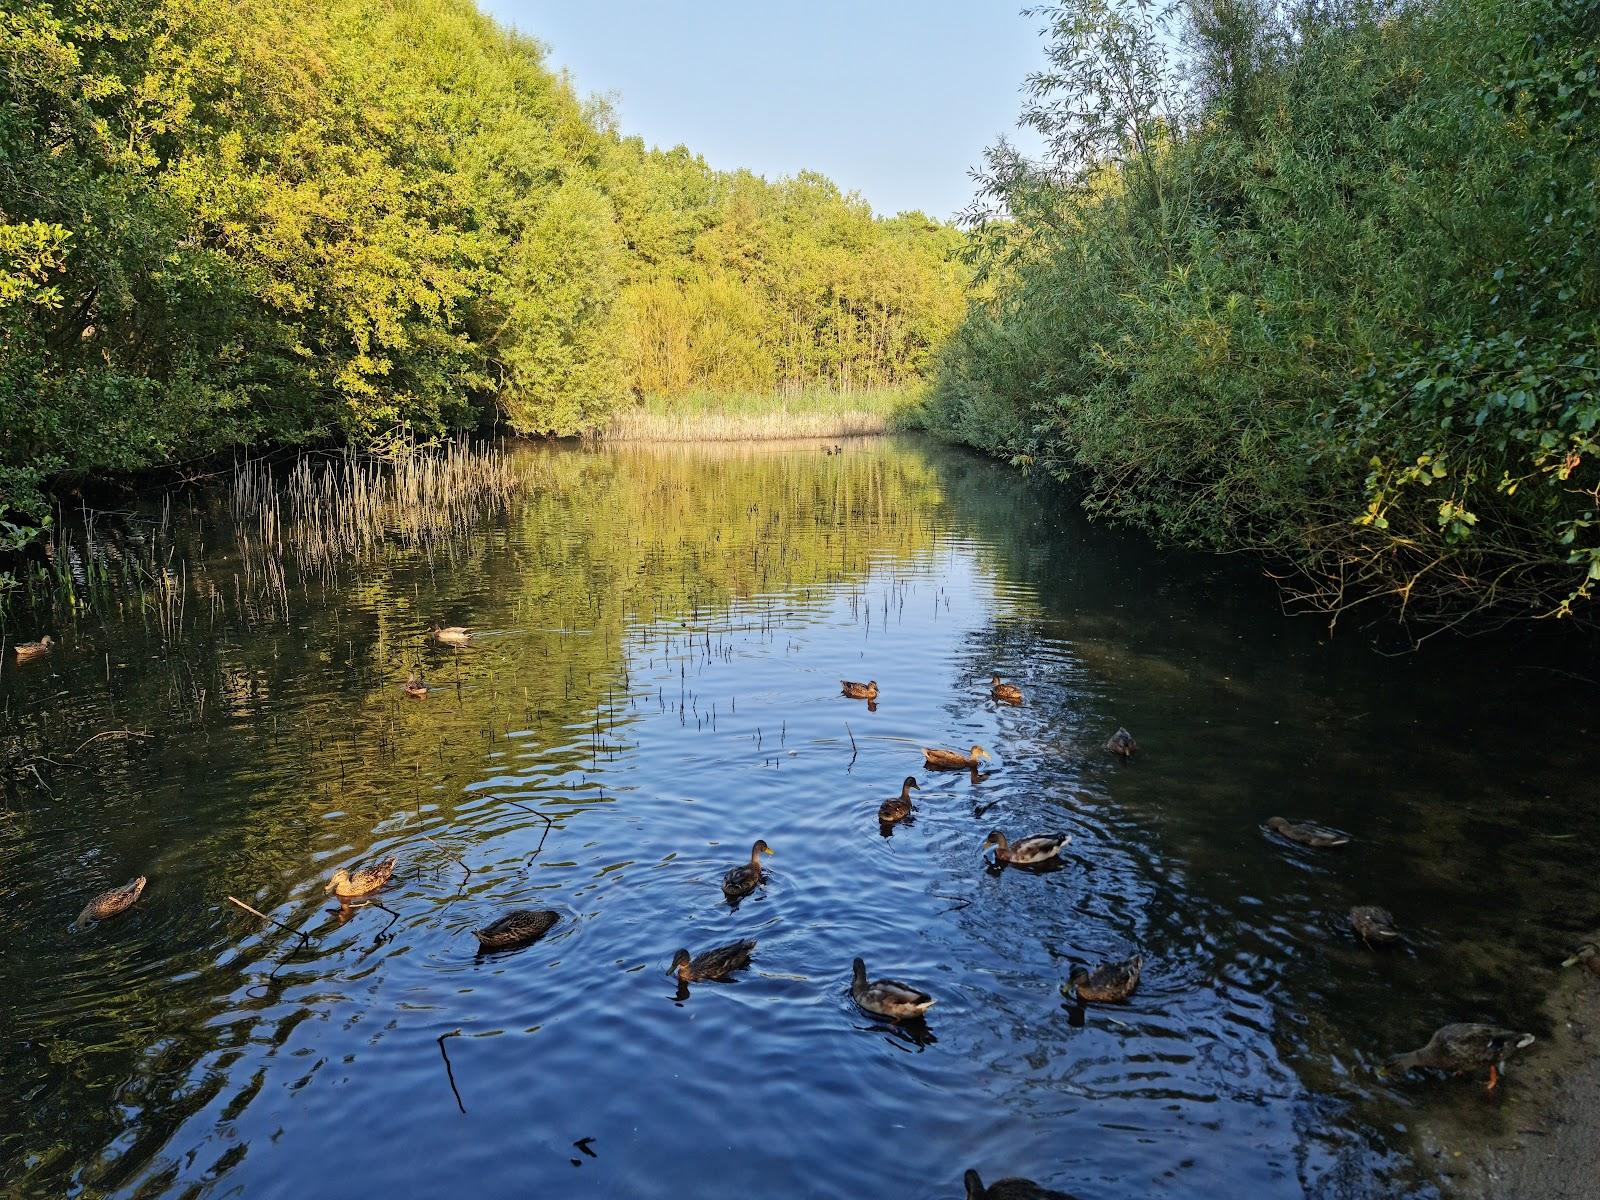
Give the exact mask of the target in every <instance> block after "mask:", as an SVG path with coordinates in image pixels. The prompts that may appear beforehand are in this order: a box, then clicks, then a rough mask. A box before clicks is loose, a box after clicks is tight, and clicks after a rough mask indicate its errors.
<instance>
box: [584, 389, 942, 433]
mask: <svg viewBox="0 0 1600 1200" xmlns="http://www.w3.org/2000/svg"><path fill="white" fill-rule="evenodd" d="M922 403H923V392H922V390H921V389H920V388H879V389H872V390H865V391H856V392H836V391H829V390H823V389H815V390H810V391H803V392H793V393H773V392H734V393H715V392H701V393H695V394H692V395H686V396H670V397H664V396H653V397H647V398H646V399H644V400H642V401H641V402H640V403H639V404H637V405H633V406H628V407H623V408H621V409H619V410H618V411H617V412H616V413H615V414H614V415H613V416H612V418H611V420H610V421H609V422H608V423H607V425H606V426H605V429H604V431H603V433H602V436H603V437H604V438H605V439H606V440H607V441H613V442H745V441H779V440H790V439H798V438H845V437H861V436H863V435H866V434H875V433H891V432H894V431H895V430H899V429H915V428H920V427H921V423H922Z"/></svg>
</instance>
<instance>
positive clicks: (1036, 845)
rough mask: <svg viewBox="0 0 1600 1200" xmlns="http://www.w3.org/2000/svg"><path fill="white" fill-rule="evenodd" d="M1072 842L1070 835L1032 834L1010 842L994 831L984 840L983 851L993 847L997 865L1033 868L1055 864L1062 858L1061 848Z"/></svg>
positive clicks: (997, 831)
mask: <svg viewBox="0 0 1600 1200" xmlns="http://www.w3.org/2000/svg"><path fill="white" fill-rule="evenodd" d="M1071 840H1072V835H1071V834H1070V833H1032V834H1029V835H1028V836H1027V837H1025V838H1018V839H1017V841H1016V842H1008V841H1006V835H1005V834H1003V833H1001V832H1000V831H999V830H998V829H994V830H991V831H990V832H989V836H988V837H986V838H984V839H983V850H987V849H988V848H989V847H990V846H993V847H994V860H995V862H997V863H1015V864H1016V865H1017V866H1019V867H1032V866H1037V865H1038V864H1039V863H1047V862H1054V861H1055V860H1056V859H1058V858H1060V857H1061V848H1062V847H1063V846H1065V845H1066V844H1067V843H1068V842H1070V841H1071ZM979 853H982V851H979Z"/></svg>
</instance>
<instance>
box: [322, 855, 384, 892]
mask: <svg viewBox="0 0 1600 1200" xmlns="http://www.w3.org/2000/svg"><path fill="white" fill-rule="evenodd" d="M393 874H394V858H393V856H391V857H389V858H386V859H384V860H383V861H382V862H380V863H374V864H373V865H372V866H370V867H357V868H356V869H355V870H354V871H347V870H345V869H344V868H343V867H340V868H339V869H338V870H337V871H335V872H334V873H333V878H332V879H330V880H328V885H327V886H326V887H325V888H323V889H322V892H323V895H327V894H328V893H329V892H332V893H333V894H334V895H335V896H337V897H339V899H341V900H350V899H353V898H354V897H356V896H370V895H371V894H372V893H373V892H375V891H377V890H378V889H379V888H381V887H382V886H383V885H384V884H386V883H388V882H389V876H391V875H393Z"/></svg>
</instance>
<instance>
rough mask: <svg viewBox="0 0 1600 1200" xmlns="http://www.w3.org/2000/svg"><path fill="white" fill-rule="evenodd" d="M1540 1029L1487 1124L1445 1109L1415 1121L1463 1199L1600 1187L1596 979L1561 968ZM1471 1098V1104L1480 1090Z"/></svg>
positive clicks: (1558, 1195) (1577, 1193) (1582, 1192)
mask: <svg viewBox="0 0 1600 1200" xmlns="http://www.w3.org/2000/svg"><path fill="white" fill-rule="evenodd" d="M1545 1018H1546V1022H1547V1025H1548V1028H1549V1030H1550V1032H1549V1034H1548V1035H1547V1036H1543V1037H1541V1038H1540V1040H1539V1041H1538V1042H1536V1043H1535V1044H1534V1046H1533V1047H1532V1048H1531V1049H1530V1050H1529V1051H1528V1052H1527V1053H1526V1054H1525V1055H1522V1056H1520V1057H1519V1058H1518V1059H1517V1060H1516V1061H1515V1062H1514V1063H1513V1064H1512V1067H1511V1072H1512V1073H1511V1077H1510V1080H1509V1081H1508V1083H1507V1085H1506V1089H1505V1093H1504V1097H1503V1099H1502V1101H1501V1104H1502V1105H1503V1107H1502V1108H1501V1109H1500V1110H1499V1112H1498V1114H1497V1115H1498V1128H1496V1129H1493V1130H1487V1129H1484V1128H1481V1127H1480V1122H1482V1123H1484V1124H1486V1123H1487V1121H1488V1118H1489V1116H1490V1115H1491V1114H1490V1113H1489V1112H1488V1111H1487V1110H1484V1111H1482V1112H1481V1113H1480V1114H1479V1117H1478V1119H1477V1120H1474V1119H1473V1118H1471V1117H1463V1116H1462V1114H1461V1113H1450V1114H1449V1115H1448V1116H1447V1117H1446V1118H1445V1119H1446V1120H1448V1121H1450V1123H1451V1124H1450V1128H1448V1129H1446V1128H1444V1127H1443V1125H1442V1124H1441V1125H1437V1126H1424V1127H1423V1128H1422V1129H1421V1130H1420V1131H1419V1133H1420V1137H1421V1140H1422V1145H1423V1148H1424V1154H1425V1155H1426V1157H1427V1158H1428V1159H1429V1160H1430V1161H1432V1162H1433V1164H1434V1166H1435V1167H1436V1168H1437V1170H1438V1171H1439V1175H1440V1179H1441V1181H1442V1182H1443V1183H1444V1184H1445V1186H1446V1188H1447V1192H1448V1194H1449V1195H1451V1196H1457V1197H1462V1198H1464V1200H1532V1198H1534V1197H1537V1198H1538V1200H1590V1198H1591V1197H1593V1196H1595V1195H1596V1194H1597V1192H1600V1138H1597V1137H1596V1131H1597V1130H1600V1072H1596V1070H1595V1054H1596V1049H1597V1047H1600V978H1596V977H1595V976H1594V975H1592V974H1590V973H1589V972H1588V971H1585V970H1582V969H1574V970H1571V971H1568V972H1565V973H1564V974H1563V976H1562V978H1561V979H1560V981H1559V982H1558V984H1557V986H1556V988H1555V990H1554V991H1552V992H1551V994H1550V996H1549V998H1548V999H1547V1000H1546V1002H1545ZM1472 1099H1473V1100H1474V1101H1475V1102H1478V1103H1479V1104H1480V1109H1481V1097H1479V1096H1474V1097H1472Z"/></svg>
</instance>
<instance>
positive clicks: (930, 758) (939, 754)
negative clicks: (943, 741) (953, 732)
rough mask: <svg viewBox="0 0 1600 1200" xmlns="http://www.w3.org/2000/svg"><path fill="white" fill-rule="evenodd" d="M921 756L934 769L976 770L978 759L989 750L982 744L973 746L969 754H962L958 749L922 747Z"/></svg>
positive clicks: (987, 754)
mask: <svg viewBox="0 0 1600 1200" xmlns="http://www.w3.org/2000/svg"><path fill="white" fill-rule="evenodd" d="M922 757H923V760H924V761H925V762H926V763H927V764H928V766H929V768H931V769H932V770H935V771H965V770H966V769H967V768H968V767H971V768H972V769H973V770H974V771H976V770H977V769H978V760H979V759H980V758H988V757H989V752H988V751H987V750H985V749H984V748H983V747H982V746H974V747H973V748H972V752H971V753H970V754H963V753H961V751H959V750H929V749H924V750H923V751H922Z"/></svg>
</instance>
